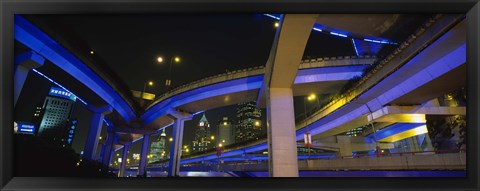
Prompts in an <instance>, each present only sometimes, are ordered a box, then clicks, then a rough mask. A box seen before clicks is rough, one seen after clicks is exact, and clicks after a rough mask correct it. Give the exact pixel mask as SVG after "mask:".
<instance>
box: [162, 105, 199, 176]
mask: <svg viewBox="0 0 480 191" xmlns="http://www.w3.org/2000/svg"><path fill="white" fill-rule="evenodd" d="M169 114H170V115H171V116H173V117H174V118H175V119H174V120H175V121H174V123H173V136H172V138H173V142H172V145H171V146H170V161H169V162H168V176H178V175H179V172H180V157H181V156H182V142H183V125H184V122H185V121H188V120H192V118H193V116H192V115H191V114H187V113H183V112H178V111H174V110H171V111H169Z"/></svg>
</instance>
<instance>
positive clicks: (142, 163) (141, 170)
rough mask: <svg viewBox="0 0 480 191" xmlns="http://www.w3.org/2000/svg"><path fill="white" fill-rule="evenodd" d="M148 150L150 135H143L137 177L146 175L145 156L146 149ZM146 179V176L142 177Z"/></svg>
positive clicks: (146, 153)
mask: <svg viewBox="0 0 480 191" xmlns="http://www.w3.org/2000/svg"><path fill="white" fill-rule="evenodd" d="M149 148H150V135H149V134H145V135H143V143H142V149H141V150H140V163H139V164H138V175H139V176H144V175H146V172H147V171H146V169H145V168H146V166H147V155H148V149H149ZM144 177H146V176H144Z"/></svg>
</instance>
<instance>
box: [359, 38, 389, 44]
mask: <svg viewBox="0 0 480 191" xmlns="http://www.w3.org/2000/svg"><path fill="white" fill-rule="evenodd" d="M363 40H364V41H367V42H374V43H380V44H391V43H390V42H388V41H380V40H373V39H368V38H365V39H363Z"/></svg>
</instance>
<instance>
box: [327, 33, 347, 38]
mask: <svg viewBox="0 0 480 191" xmlns="http://www.w3.org/2000/svg"><path fill="white" fill-rule="evenodd" d="M330 34H331V35H335V36H339V37H344V38H347V37H348V36H347V35H344V34H340V33H336V32H330Z"/></svg>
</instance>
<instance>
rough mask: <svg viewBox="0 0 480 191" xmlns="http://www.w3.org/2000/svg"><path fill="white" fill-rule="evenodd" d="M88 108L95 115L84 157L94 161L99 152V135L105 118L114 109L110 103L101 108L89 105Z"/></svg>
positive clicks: (91, 123)
mask: <svg viewBox="0 0 480 191" xmlns="http://www.w3.org/2000/svg"><path fill="white" fill-rule="evenodd" d="M87 109H88V110H90V111H92V112H93V116H92V121H91V122H90V129H89V130H88V134H87V141H86V143H85V148H84V149H83V159H85V160H89V161H93V160H95V156H96V155H95V154H96V153H97V146H98V137H99V136H100V132H101V131H102V124H103V119H104V117H105V115H106V114H109V113H111V112H112V111H113V108H112V107H111V106H109V105H107V106H104V107H100V108H96V107H94V106H92V105H88V106H87Z"/></svg>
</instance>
